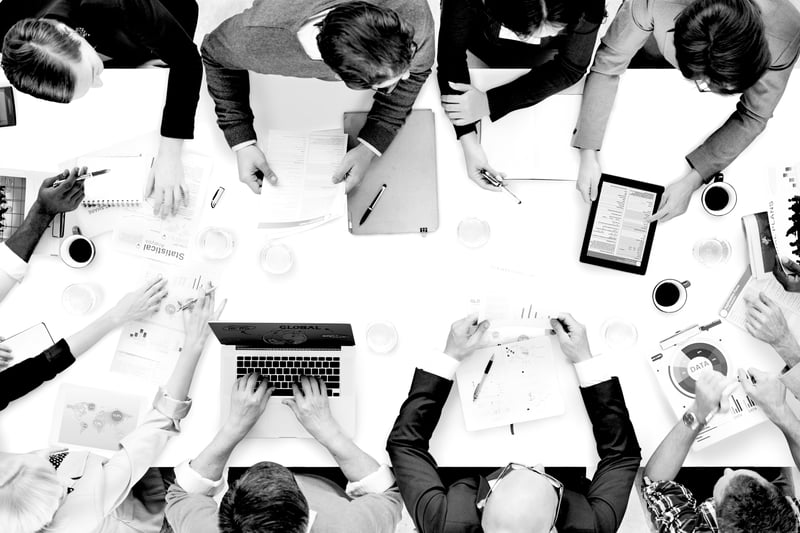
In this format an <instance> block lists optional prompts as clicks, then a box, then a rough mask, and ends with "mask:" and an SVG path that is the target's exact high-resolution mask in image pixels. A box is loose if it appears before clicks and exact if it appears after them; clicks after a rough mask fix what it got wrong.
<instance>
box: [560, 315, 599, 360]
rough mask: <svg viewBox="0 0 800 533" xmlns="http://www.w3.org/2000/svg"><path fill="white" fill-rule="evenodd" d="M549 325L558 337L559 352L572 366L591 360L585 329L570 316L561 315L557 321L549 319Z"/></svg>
mask: <svg viewBox="0 0 800 533" xmlns="http://www.w3.org/2000/svg"><path fill="white" fill-rule="evenodd" d="M550 325H551V326H553V331H555V334H556V336H557V337H558V344H559V345H560V346H561V351H562V352H564V355H566V356H567V359H569V361H570V362H571V363H572V364H575V363H580V362H581V361H587V360H589V359H591V358H592V351H591V350H590V349H589V338H588V337H587V336H586V327H585V326H584V325H583V324H581V323H580V322H578V321H577V320H575V319H574V318H573V317H572V315H571V314H569V313H561V314H559V315H558V318H557V319H556V318H551V319H550Z"/></svg>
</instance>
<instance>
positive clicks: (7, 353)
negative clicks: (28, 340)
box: [0, 337, 14, 370]
mask: <svg viewBox="0 0 800 533" xmlns="http://www.w3.org/2000/svg"><path fill="white" fill-rule="evenodd" d="M5 340H6V338H5V337H0V370H5V369H6V368H8V365H10V364H11V361H12V360H13V359H14V358H13V357H12V354H11V348H9V347H8V346H6V345H5V344H2V343H3V342H4V341H5Z"/></svg>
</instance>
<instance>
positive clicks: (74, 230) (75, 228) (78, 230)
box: [72, 226, 83, 235]
mask: <svg viewBox="0 0 800 533" xmlns="http://www.w3.org/2000/svg"><path fill="white" fill-rule="evenodd" d="M72 234H73V235H83V233H81V228H79V227H78V226H72Z"/></svg>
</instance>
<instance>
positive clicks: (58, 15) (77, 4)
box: [0, 0, 203, 139]
mask: <svg viewBox="0 0 800 533" xmlns="http://www.w3.org/2000/svg"><path fill="white" fill-rule="evenodd" d="M40 17H41V18H52V19H55V20H59V21H61V22H63V23H64V24H66V25H67V26H69V27H71V28H73V29H75V28H79V27H80V28H84V29H85V30H86V31H88V32H89V36H88V37H87V40H88V41H89V43H90V44H91V45H92V46H94V47H95V48H96V49H97V51H98V52H100V53H101V54H104V55H107V56H109V57H111V60H109V61H107V62H106V63H105V65H106V66H108V67H136V66H139V65H141V64H142V63H145V62H147V61H149V60H151V59H156V58H157V59H161V60H162V61H163V62H164V63H166V64H167V66H169V67H170V72H169V81H168V82H167V98H166V102H165V104H164V113H163V115H162V118H161V135H163V136H164V137H173V138H177V139H191V138H192V137H193V136H194V116H195V112H196V111H197V102H198V99H199V98H200V83H201V81H202V79H203V63H202V61H201V60H200V53H199V52H198V51H197V46H195V44H194V42H193V40H192V39H193V37H194V30H195V27H196V26H197V2H196V1H195V0H3V1H2V2H1V3H0V34H2V35H3V36H5V34H6V32H7V31H8V29H9V28H10V27H11V26H12V25H13V24H14V23H16V22H17V21H19V20H21V19H23V18H40Z"/></svg>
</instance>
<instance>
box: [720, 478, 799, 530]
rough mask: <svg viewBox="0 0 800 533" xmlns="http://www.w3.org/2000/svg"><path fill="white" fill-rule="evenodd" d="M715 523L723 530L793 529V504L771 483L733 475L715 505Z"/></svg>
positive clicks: (794, 520) (795, 525)
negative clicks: (720, 499)
mask: <svg viewBox="0 0 800 533" xmlns="http://www.w3.org/2000/svg"><path fill="white" fill-rule="evenodd" d="M716 513H717V525H718V526H719V530H720V532H724V533H749V532H751V531H758V532H759V533H796V531H797V518H795V515H794V511H793V510H792V506H791V505H790V504H789V502H788V501H786V498H785V497H784V496H783V495H782V494H781V492H780V491H779V490H778V488H777V487H776V486H775V485H773V484H772V483H769V484H764V483H762V482H761V481H759V480H757V479H755V478H753V477H752V476H748V475H742V474H740V475H738V476H735V477H734V478H733V479H732V480H731V482H730V485H728V488H727V490H726V491H725V495H724V496H723V498H722V501H721V502H720V503H719V505H717V508H716Z"/></svg>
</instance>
